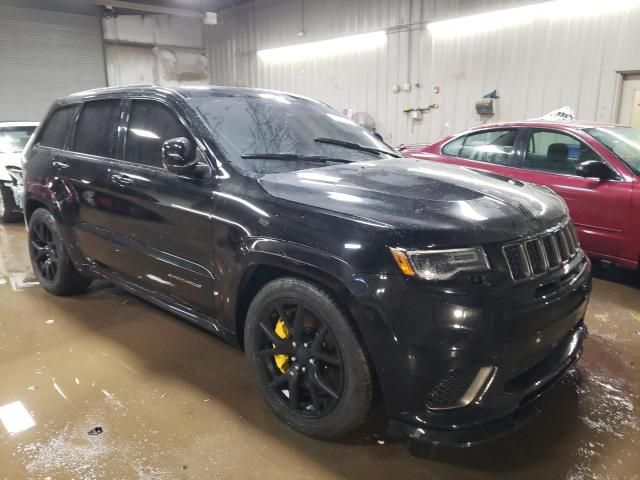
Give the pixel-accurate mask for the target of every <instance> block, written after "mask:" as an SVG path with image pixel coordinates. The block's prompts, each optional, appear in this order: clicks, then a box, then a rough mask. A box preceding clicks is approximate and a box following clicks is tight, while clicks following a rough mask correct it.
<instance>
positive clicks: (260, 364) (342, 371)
mask: <svg viewBox="0 0 640 480" xmlns="http://www.w3.org/2000/svg"><path fill="white" fill-rule="evenodd" d="M299 312H301V313H299ZM279 324H280V327H279V326H278V325H279ZM282 324H284V325H285V327H286V328H285V330H284V331H283V328H282ZM296 326H298V328H297V327H296ZM296 340H297V341H296ZM300 343H302V345H300ZM244 345H245V352H246V355H247V359H248V361H249V364H250V366H251V368H252V370H253V371H254V373H255V375H256V378H257V379H258V384H259V386H260V389H261V392H262V394H263V396H264V398H265V400H266V401H267V403H268V404H269V406H270V407H271V409H272V410H273V411H274V413H275V414H276V415H277V416H278V417H279V418H280V419H281V420H282V421H283V422H284V423H286V424H287V425H289V426H290V427H291V428H293V429H294V430H296V431H298V432H301V433H303V434H305V435H308V436H310V437H314V438H319V439H336V438H341V437H344V436H346V435H347V434H349V433H351V432H353V431H354V430H356V429H357V428H358V427H360V426H362V425H363V424H364V423H365V422H366V420H367V418H368V415H369V412H370V410H371V407H372V402H373V380H372V374H371V370H370V367H369V364H368V362H367V359H366V356H365V354H364V351H363V349H362V346H361V345H360V342H359V341H358V339H357V338H356V335H355V334H354V331H353V329H352V328H351V326H350V324H349V321H348V320H347V317H346V315H345V314H344V312H343V310H342V309H341V307H340V306H339V305H338V304H337V302H336V301H335V300H334V299H333V297H332V296H331V295H330V294H329V292H327V291H326V290H324V289H323V288H321V287H319V286H317V285H315V284H312V283H310V282H307V281H304V280H300V279H297V278H288V277H287V278H280V279H277V280H273V281H271V282H269V283H268V284H267V285H265V286H264V287H263V288H262V290H260V291H259V292H258V294H257V295H256V296H255V298H254V299H253V301H252V302H251V305H250V307H249V311H248V312H247V320H246V324H245V333H244ZM285 359H286V360H285ZM338 372H339V373H338ZM294 392H296V393H295V394H294ZM314 392H315V393H314ZM331 392H333V395H332V394H331Z"/></svg>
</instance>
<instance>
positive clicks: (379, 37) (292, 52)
mask: <svg viewBox="0 0 640 480" xmlns="http://www.w3.org/2000/svg"><path fill="white" fill-rule="evenodd" d="M386 41H387V34H386V33H385V32H384V31H379V32H371V33H363V34H359V35H349V36H347V37H339V38H332V39H331V40H322V41H319V42H309V43H301V44H298V45H289V46H286V47H278V48H269V49H266V50H258V58H260V60H262V61H264V62H268V63H290V62H299V61H302V60H306V59H310V58H318V57H327V56H336V55H344V54H348V53H356V52H362V51H367V50H375V49H376V48H379V47H381V46H382V45H384V44H385V43H386Z"/></svg>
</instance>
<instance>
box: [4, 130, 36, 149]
mask: <svg viewBox="0 0 640 480" xmlns="http://www.w3.org/2000/svg"><path fill="white" fill-rule="evenodd" d="M35 129H36V127H2V128H0V153H19V152H21V151H22V150H23V149H24V147H25V145H26V144H27V142H28V141H29V138H30V137H31V134H32V133H33V131H34V130H35Z"/></svg>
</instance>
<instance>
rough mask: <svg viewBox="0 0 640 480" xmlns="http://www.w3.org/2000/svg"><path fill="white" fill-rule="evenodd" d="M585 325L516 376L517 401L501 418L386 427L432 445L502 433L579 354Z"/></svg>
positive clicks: (522, 418)
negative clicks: (518, 385)
mask: <svg viewBox="0 0 640 480" xmlns="http://www.w3.org/2000/svg"><path fill="white" fill-rule="evenodd" d="M586 334H587V329H586V327H585V326H584V324H583V323H582V322H580V324H579V325H577V326H576V328H575V329H574V330H573V331H572V332H570V333H569V334H568V335H567V337H566V338H565V339H564V340H563V341H562V343H561V344H560V345H559V346H558V347H557V348H556V349H555V351H553V352H552V353H551V354H550V355H549V356H548V357H547V358H546V359H545V360H543V361H542V362H541V363H539V364H538V365H536V366H535V367H533V368H532V369H530V370H529V371H527V372H524V373H523V374H521V375H520V376H519V377H518V381H519V382H520V383H521V386H522V388H521V389H520V390H519V391H518V392H517V393H518V395H517V398H518V399H519V402H518V404H517V407H516V409H515V410H514V411H513V412H511V413H509V414H507V415H506V416H504V417H502V418H498V419H495V420H492V421H489V422H486V423H480V422H479V423H478V424H476V425H474V426H467V427H466V428H465V427H463V428H459V427H458V426H457V425H452V426H451V428H450V429H436V428H424V427H419V426H416V425H415V424H413V423H411V422H398V421H394V420H392V422H391V425H390V431H391V432H392V433H396V434H397V433H401V434H402V435H403V436H407V437H409V438H410V439H411V440H413V441H417V442H424V443H429V444H432V445H447V446H465V447H468V446H471V445H474V444H476V443H480V442H483V441H486V440H490V439H493V438H496V437H499V436H502V435H505V434H507V433H509V432H511V431H512V430H515V429H516V428H518V427H520V426H521V425H523V424H524V423H525V422H527V421H528V420H530V419H531V417H533V416H534V415H535V414H536V413H537V412H538V410H537V408H536V407H535V400H537V399H538V398H539V397H540V396H541V395H543V394H544V393H545V392H546V391H547V390H548V389H549V388H550V387H551V386H553V385H554V384H555V383H556V382H557V381H558V380H560V379H561V378H562V376H563V374H564V373H565V372H566V371H567V369H569V367H571V366H572V365H574V364H575V363H576V362H577V361H578V359H579V358H580V357H581V355H582V342H583V340H584V338H585V336H586Z"/></svg>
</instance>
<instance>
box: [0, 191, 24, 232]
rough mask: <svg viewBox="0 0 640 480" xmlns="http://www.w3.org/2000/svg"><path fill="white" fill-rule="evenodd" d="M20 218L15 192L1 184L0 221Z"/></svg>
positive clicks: (7, 221)
mask: <svg viewBox="0 0 640 480" xmlns="http://www.w3.org/2000/svg"><path fill="white" fill-rule="evenodd" d="M19 218H20V214H19V213H18V212H16V202H15V199H14V198H13V192H12V191H11V189H9V188H7V187H6V186H5V185H2V186H0V223H9V222H17V221H18V219H19Z"/></svg>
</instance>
